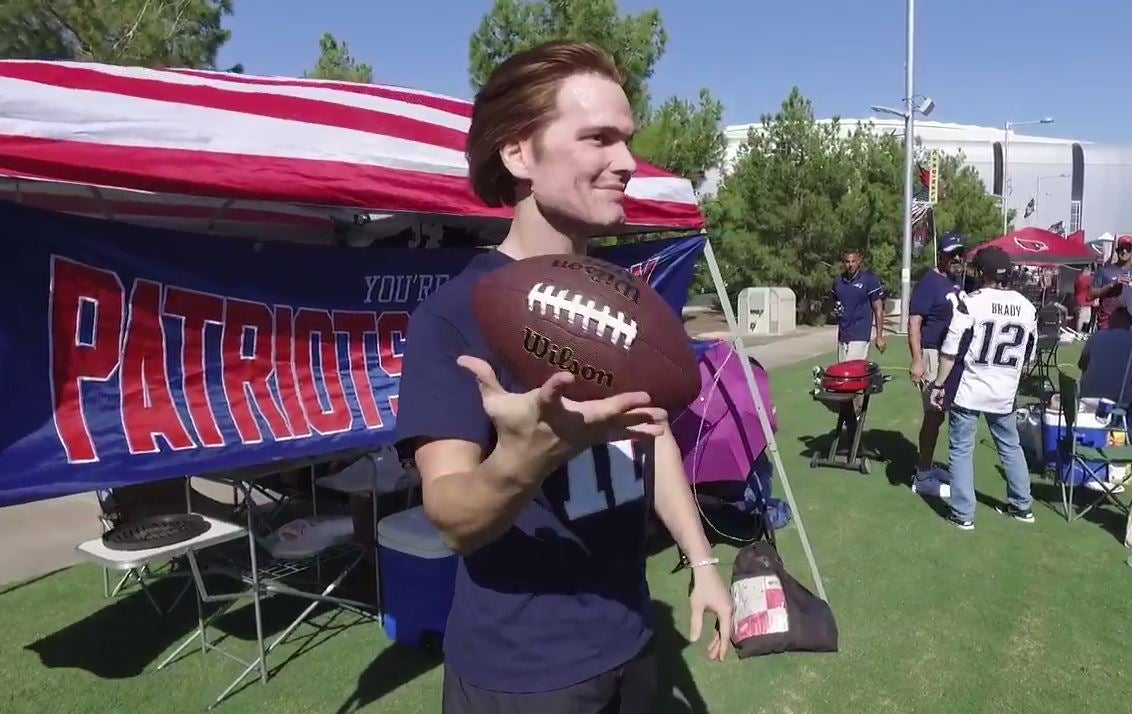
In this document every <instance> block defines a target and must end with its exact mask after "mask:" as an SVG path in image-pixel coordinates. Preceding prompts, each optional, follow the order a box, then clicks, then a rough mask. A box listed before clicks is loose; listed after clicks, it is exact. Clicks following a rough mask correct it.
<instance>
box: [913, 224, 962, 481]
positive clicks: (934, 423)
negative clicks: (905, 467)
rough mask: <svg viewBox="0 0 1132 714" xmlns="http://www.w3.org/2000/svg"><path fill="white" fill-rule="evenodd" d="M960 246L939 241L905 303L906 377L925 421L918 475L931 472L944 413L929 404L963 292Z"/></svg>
mask: <svg viewBox="0 0 1132 714" xmlns="http://www.w3.org/2000/svg"><path fill="white" fill-rule="evenodd" d="M963 253H964V249H963V244H962V243H961V242H960V240H959V237H958V236H956V235H954V234H950V233H949V234H947V235H945V236H943V237H942V238H940V240H939V255H938V256H937V257H936V265H935V267H934V268H932V269H931V270H929V271H928V272H927V273H925V274H924V277H922V278H920V280H919V281H918V282H917V283H916V287H915V289H914V290H912V296H911V298H910V299H909V300H908V347H909V349H910V350H911V352H912V366H911V367H910V368H909V370H908V371H909V374H910V375H911V377H912V381H913V382H914V383H915V384H916V386H917V387H918V388H919V389H920V392H921V394H922V396H923V407H924V418H923V421H922V422H921V423H920V439H919V441H920V444H919V460H918V463H917V465H916V471H917V475H918V474H922V473H926V472H928V471H931V469H932V467H933V463H934V459H935V446H936V442H937V441H938V440H939V427H940V426H941V425H942V424H943V412H941V411H939V410H938V409H936V408H934V407H933V406H932V404H931V390H930V389H929V385H931V384H932V383H933V382H934V381H935V378H936V373H937V372H938V370H939V348H940V347H941V346H943V338H944V337H946V336H947V326H948V325H950V324H951V314H952V312H953V310H954V309H955V306H956V305H958V304H959V300H960V299H961V297H962V295H963V292H962V290H961V289H960V287H959V286H960V283H961V281H962V279H963Z"/></svg>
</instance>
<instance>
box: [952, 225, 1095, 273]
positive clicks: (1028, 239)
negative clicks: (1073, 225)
mask: <svg viewBox="0 0 1132 714" xmlns="http://www.w3.org/2000/svg"><path fill="white" fill-rule="evenodd" d="M992 245H993V246H996V247H998V248H1002V249H1003V250H1005V251H1006V252H1007V253H1008V254H1009V255H1010V257H1011V258H1012V259H1013V260H1014V262H1015V263H1019V264H1022V265H1062V264H1065V263H1095V262H1096V261H1097V254H1096V253H1095V252H1094V251H1093V250H1092V249H1091V248H1089V247H1088V246H1086V245H1085V244H1083V243H1079V242H1077V241H1076V240H1070V239H1068V238H1063V237H1062V236H1059V235H1058V234H1056V233H1051V232H1049V231H1044V230H1042V229H1041V228H1022V229H1020V230H1017V231H1014V232H1013V233H1008V234H1006V235H1004V236H1002V237H1001V238H995V239H994V240H992V241H989V242H987V243H983V244H982V245H979V246H976V247H975V248H974V249H973V250H972V251H971V252H970V255H974V254H975V253H978V252H979V251H980V250H982V249H983V248H986V247H987V246H992Z"/></svg>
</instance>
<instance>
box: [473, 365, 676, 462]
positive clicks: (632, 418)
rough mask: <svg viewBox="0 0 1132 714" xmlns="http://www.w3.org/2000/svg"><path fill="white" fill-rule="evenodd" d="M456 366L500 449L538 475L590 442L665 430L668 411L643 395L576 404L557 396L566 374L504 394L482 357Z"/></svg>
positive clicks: (568, 376) (568, 377) (567, 379)
mask: <svg viewBox="0 0 1132 714" xmlns="http://www.w3.org/2000/svg"><path fill="white" fill-rule="evenodd" d="M456 362H457V364H459V365H460V366H461V367H463V368H464V369H466V370H468V371H469V372H471V373H472V374H473V375H475V378H476V382H477V383H478V385H479V389H480V397H481V398H482V399H483V408H484V411H485V412H487V415H488V416H489V417H491V421H492V422H493V423H494V424H495V429H496V432H497V435H498V443H499V446H500V447H502V448H504V449H506V450H507V451H508V453H509V454H511V455H512V456H514V457H515V458H518V459H522V460H523V461H524V463H534V464H537V465H538V467H539V468H538V469H537V471H539V472H540V473H542V474H543V475H546V474H549V473H550V472H551V471H553V470H554V469H555V468H556V467H557V466H558V465H560V464H561V463H563V462H565V461H568V460H569V459H570V458H572V457H573V456H575V455H576V454H578V453H579V452H581V451H583V450H584V449H587V448H589V447H590V446H593V445H594V444H605V443H608V442H611V441H619V440H622V439H640V438H654V437H657V436H660V435H661V434H663V433H664V430H665V428H667V420H668V415H667V413H666V412H665V411H664V410H663V409H659V408H656V407H650V406H649V395H648V394H646V393H644V392H628V393H625V394H617V395H614V396H612V397H608V398H606V399H597V400H592V401H586V402H575V401H572V400H570V399H566V398H565V397H563V396H562V390H563V389H565V388H566V386H567V385H569V384H570V383H571V382H572V381H573V380H574V375H572V374H570V373H569V372H559V373H557V374H555V375H553V376H552V377H551V378H550V379H548V380H546V382H544V383H543V385H542V386H541V387H539V388H537V389H532V390H530V391H528V392H508V391H507V390H505V389H504V388H503V387H502V385H500V384H499V380H498V379H497V378H496V376H495V371H494V370H493V369H492V368H491V365H490V364H488V363H487V362H485V361H483V360H482V359H479V358H477V357H469V356H467V355H464V356H461V357H460V358H458V359H457V360H456Z"/></svg>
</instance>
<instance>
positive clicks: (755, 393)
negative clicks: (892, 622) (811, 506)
mask: <svg viewBox="0 0 1132 714" xmlns="http://www.w3.org/2000/svg"><path fill="white" fill-rule="evenodd" d="M704 257H705V258H706V259H707V264H708V270H710V271H711V279H712V282H714V283H715V291H716V293H717V294H718V295H719V303H720V305H722V307H723V315H724V317H726V318H727V331H728V333H730V335H731V339H730V341H731V344H732V347H733V348H734V349H735V351H736V352H738V353H739V356H740V357H741V358H742V359H740V360H739V364H741V365H742V366H743V375H744V376H745V377H746V378H747V387H748V388H750V390H751V397H752V398H753V399H754V401H755V412H756V413H757V414H758V416H759V424H761V425H762V429H763V433H764V434H766V448H767V450H768V451H769V452H770V457H771V458H772V459H773V460H774V470H775V471H776V472H777V476H778V478H780V479H781V480H782V490H783V491H784V492H785V493H786V502H787V503H789V504H790V510H791V511H793V515H794V524H795V525H796V526H797V528H798V537H799V538H800V539H801V540H802V550H804V551H805V553H806V560H807V562H809V564H810V574H811V575H813V578H814V589H815V590H816V591H817V595H818V597H820V598H821V599H822V600H825V601H826V602H829V599H828V598H827V597H826V595H825V586H824V585H822V581H821V573H819V572H818V564H817V561H816V560H814V552H813V549H812V548H811V547H810V539H809V538H807V537H806V528H805V526H803V525H802V511H801V509H799V508H798V504H797V502H796V501H795V500H794V492H793V491H792V490H791V489H790V480H789V479H788V478H787V477H786V467H785V466H783V465H782V456H781V454H779V452H778V439H777V438H775V435H774V431H773V430H772V429H771V426H770V417H769V416H768V415H767V411H766V404H765V403H764V402H763V398H762V395H761V394H760V393H759V387H758V384H757V383H756V382H755V374H754V371H753V370H752V369H751V363H750V361H749V360H748V358H747V355H746V353H745V352H744V351H743V344H742V339H741V337H740V334H739V327H738V323H737V322H736V321H735V311H734V310H732V308H731V300H730V298H728V297H727V288H726V287H725V286H724V284H723V275H722V274H721V273H720V272H719V263H717V262H716V260H715V251H714V250H712V247H711V240H706V241H705V242H704Z"/></svg>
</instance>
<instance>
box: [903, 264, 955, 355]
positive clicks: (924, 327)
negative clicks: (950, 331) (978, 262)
mask: <svg viewBox="0 0 1132 714" xmlns="http://www.w3.org/2000/svg"><path fill="white" fill-rule="evenodd" d="M959 294H960V289H959V281H958V279H955V278H952V277H951V276H949V275H943V274H941V273H940V272H939V271H936V270H930V271H928V272H927V273H926V274H925V275H924V277H922V278H920V280H919V282H917V283H916V287H915V288H914V289H913V290H912V296H911V297H910V298H909V299H908V314H909V315H919V316H920V317H922V318H923V321H922V322H921V323H920V346H921V347H922V348H923V349H926V350H938V349H939V348H940V347H942V346H943V338H944V337H947V326H948V325H949V324H951V313H952V312H953V311H954V310H955V306H956V305H957V304H958V302H959Z"/></svg>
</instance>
